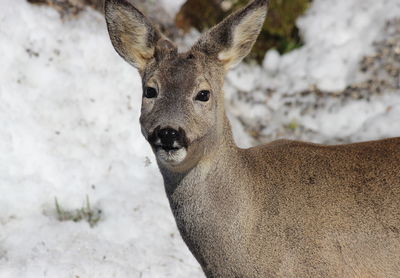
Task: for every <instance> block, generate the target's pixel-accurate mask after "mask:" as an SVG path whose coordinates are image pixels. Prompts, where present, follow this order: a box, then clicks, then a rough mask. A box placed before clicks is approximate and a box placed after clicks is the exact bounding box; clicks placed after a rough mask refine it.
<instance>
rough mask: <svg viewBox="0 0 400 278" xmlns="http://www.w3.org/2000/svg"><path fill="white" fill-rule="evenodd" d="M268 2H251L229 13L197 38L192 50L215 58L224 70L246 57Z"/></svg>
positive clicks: (261, 22)
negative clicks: (222, 65)
mask: <svg viewBox="0 0 400 278" xmlns="http://www.w3.org/2000/svg"><path fill="white" fill-rule="evenodd" d="M267 4H268V0H255V1H253V2H251V3H250V4H249V5H247V6H246V7H245V8H243V9H241V10H239V11H237V12H235V13H233V14H231V15H230V16H228V17H227V18H225V19H224V20H223V21H222V22H221V23H219V24H218V25H216V26H214V27H213V28H211V29H210V30H209V31H208V32H207V33H205V34H204V35H202V36H201V38H200V39H199V41H198V42H197V43H196V44H195V45H194V46H193V49H196V50H199V51H202V52H204V53H205V54H207V55H209V56H212V55H214V56H216V57H217V58H218V59H219V60H220V61H221V62H222V63H223V64H224V67H225V69H229V68H231V67H233V66H235V65H236V64H238V63H240V61H241V60H242V59H243V58H244V57H246V56H247V55H248V54H249V52H250V50H251V48H252V47H253V45H254V43H255V41H256V39H257V37H258V35H259V33H260V31H261V28H262V26H263V23H264V20H265V16H266V14H267Z"/></svg>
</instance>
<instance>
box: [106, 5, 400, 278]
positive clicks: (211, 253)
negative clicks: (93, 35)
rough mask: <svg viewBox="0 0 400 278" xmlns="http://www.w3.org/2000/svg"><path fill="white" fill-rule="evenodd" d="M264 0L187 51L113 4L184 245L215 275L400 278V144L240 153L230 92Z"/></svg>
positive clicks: (115, 29)
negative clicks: (230, 77)
mask: <svg viewBox="0 0 400 278" xmlns="http://www.w3.org/2000/svg"><path fill="white" fill-rule="evenodd" d="M267 6H268V1H267V0H254V1H251V2H250V3H248V4H247V6H245V7H244V8H242V9H239V10H237V11H236V12H234V13H232V14H231V15H229V16H228V17H226V18H225V19H224V20H223V21H222V22H220V23H219V24H217V25H216V26H214V27H212V28H211V29H209V30H208V31H206V32H204V33H203V34H202V35H201V36H200V38H199V39H198V41H197V42H196V43H195V44H194V45H193V46H192V47H191V48H190V49H189V50H186V51H183V52H179V51H178V49H177V46H176V45H175V44H174V43H173V42H172V41H171V40H169V39H168V38H167V37H165V36H164V35H163V34H162V33H161V32H160V31H159V29H158V28H156V27H154V25H153V24H152V23H151V22H150V21H149V20H148V19H147V18H146V17H145V16H144V15H143V14H142V13H141V12H140V11H139V10H138V9H136V8H135V7H134V6H133V5H132V4H130V2H128V1H127V0H106V1H105V17H106V22H107V28H108V32H109V35H110V39H111V42H112V44H113V46H114V48H115V50H116V51H117V53H118V54H119V55H120V56H121V57H122V58H123V59H124V60H126V61H127V62H128V63H129V64H131V65H132V66H134V67H135V68H136V69H137V70H138V72H139V74H140V76H141V78H142V85H143V98H142V104H141V115H140V119H139V121H140V125H141V132H142V134H143V136H144V138H145V139H146V140H147V141H148V142H149V144H150V146H151V148H152V150H153V152H154V154H155V157H156V161H157V164H158V168H159V170H160V172H161V175H162V177H163V181H164V187H165V192H166V195H167V198H168V200H169V204H170V207H171V210H172V213H173V215H174V218H175V220H176V224H177V227H178V229H179V232H180V234H181V237H182V239H183V241H184V242H185V243H186V245H187V246H188V248H189V250H190V251H191V253H192V254H193V256H194V257H195V258H196V260H197V261H198V262H199V264H200V266H201V268H202V270H203V272H204V274H205V276H206V277H208V278H211V277H212V278H220V277H221V278H222V277H224V278H253V277H262V278H279V277H282V278H283V277H284V278H310V277H311V278H319V277H321V278H327V277H340V278H343V277H345V278H383V277H385V278H389V277H390V278H395V277H396V278H398V277H400V137H399V138H387V139H381V140H376V141H368V142H360V143H351V144H343V145H320V144H314V143H307V142H300V141H292V140H283V139H282V140H277V141H273V142H270V143H268V144H265V145H261V146H256V147H252V148H248V149H242V148H239V147H237V146H236V144H235V142H234V139H233V136H232V131H231V126H230V123H229V121H228V118H227V116H226V114H225V108H224V94H223V84H224V76H225V74H226V73H227V71H228V70H229V69H231V68H232V67H234V66H235V65H237V64H238V63H239V62H241V60H242V59H243V58H244V57H245V56H247V55H248V53H249V52H250V50H251V48H252V47H253V45H254V43H255V41H256V39H257V37H258V35H259V33H260V30H261V28H262V26H263V23H264V20H265V17H266V14H267Z"/></svg>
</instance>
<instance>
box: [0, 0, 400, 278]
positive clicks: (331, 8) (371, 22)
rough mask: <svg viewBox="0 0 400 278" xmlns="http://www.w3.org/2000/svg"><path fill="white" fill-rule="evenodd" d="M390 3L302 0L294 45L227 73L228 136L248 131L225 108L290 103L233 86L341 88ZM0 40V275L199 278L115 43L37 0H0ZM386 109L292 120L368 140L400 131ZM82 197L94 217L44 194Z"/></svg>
mask: <svg viewBox="0 0 400 278" xmlns="http://www.w3.org/2000/svg"><path fill="white" fill-rule="evenodd" d="M165 2H167V1H165ZM178 2H179V1H174V3H175V4H176V3H178ZM181 2H182V1H181ZM176 5H179V4H176ZM176 7H177V6H176ZM176 7H175V6H174V7H172V8H171V11H175V10H176V9H177V8H176ZM174 9H175V10H174ZM396 14H397V15H398V14H400V2H399V1H398V0H381V1H373V0H337V1H325V0H315V1H314V2H313V5H312V7H311V8H310V10H309V11H308V12H307V15H306V16H305V17H303V18H302V19H301V20H299V26H300V28H301V31H302V32H303V34H304V36H305V46H304V47H302V48H300V49H298V50H296V51H294V52H291V53H289V54H287V55H284V56H280V55H279V54H278V53H276V52H274V51H270V52H269V53H268V55H267V58H266V59H265V62H264V66H263V68H260V67H255V66H241V67H238V68H237V69H236V70H234V71H233V72H231V73H230V74H229V76H228V81H227V84H226V97H227V104H228V107H227V110H228V111H229V114H230V118H231V119H232V121H233V129H234V134H235V137H236V140H237V141H238V143H239V144H240V145H241V146H249V145H250V144H251V140H250V139H249V136H248V135H247V134H245V133H244V131H243V128H242V127H241V124H240V122H239V121H238V120H237V119H236V118H235V116H236V115H241V114H247V115H248V117H250V118H254V119H257V118H260V117H270V119H271V125H274V124H275V125H277V124H281V123H282V122H284V121H285V120H283V118H285V119H290V117H291V116H292V115H276V116H274V117H272V116H271V115H269V114H268V111H267V109H266V108H265V107H264V106H262V105H257V106H252V107H249V105H248V104H246V103H245V102H241V103H238V102H233V101H231V100H232V99H234V98H235V96H236V95H237V92H238V91H241V90H244V91H247V92H252V93H254V94H255V95H256V96H260V99H262V98H263V96H262V91H263V90H265V89H267V88H274V89H276V90H277V91H278V92H285V93H288V92H297V91H301V90H303V89H306V88H308V87H309V86H311V85H317V86H318V87H319V88H321V89H324V90H332V91H335V90H340V89H343V88H344V87H345V86H346V85H347V84H349V83H350V82H352V81H354V80H355V79H357V78H358V77H357V76H355V74H354V72H355V68H356V65H357V64H358V62H359V60H360V59H361V57H362V56H363V55H365V54H366V53H368V52H369V51H370V50H371V47H370V45H371V42H372V41H373V40H374V39H377V38H379V32H380V30H381V28H382V26H383V24H384V22H385V20H386V19H387V18H389V17H390V16H392V15H396ZM0 51H1V53H2V55H1V56H0V64H1V65H2V66H1V67H0V78H1V80H0V81H1V82H0V123H1V129H0V152H1V154H2V155H1V156H0V193H1V194H0V277H1V278H23V277H29V278H30V277H32V278H39V277H57V278H64V277H65V278H70V277H73V278H76V277H79V278H84V277H91V278H96V277H107V278H110V277H119V278H125V277H129V278H131V277H152V278H157V277H177V278H179V277H194V278H195V277H204V275H203V274H202V272H201V270H200V267H199V265H198V264H197V262H196V261H195V260H194V258H193V256H192V255H191V254H190V252H189V251H188V249H187V247H186V246H185V245H184V243H183V241H182V239H181V238H180V235H179V233H178V231H177V229H176V225H175V223H174V220H173V217H172V213H171V212H170V208H169V205H168V202H167V198H166V196H165V193H164V188H163V185H162V179H161V176H160V174H159V172H158V169H157V166H156V163H155V161H154V155H153V154H152V152H151V150H150V147H149V146H148V144H147V142H145V140H144V138H143V137H142V135H141V134H140V126H139V122H138V117H139V113H140V102H141V100H140V98H141V81H140V78H139V75H138V73H137V72H136V70H135V69H133V68H131V67H130V66H129V65H128V64H126V63H125V62H123V61H122V59H121V58H120V57H119V56H118V55H117V54H116V53H115V51H114V49H113V48H112V46H111V43H110V41H109V38H108V35H107V33H106V28H105V23H104V19H103V18H102V17H101V15H99V14H98V13H96V12H94V11H86V12H84V13H82V14H81V15H80V16H79V17H78V18H77V19H76V20H67V21H64V22H63V21H61V20H60V19H59V15H58V14H57V12H55V11H54V10H53V9H51V8H48V7H38V6H32V5H29V4H27V3H26V2H25V1H23V0H16V1H13V3H12V5H11V4H10V1H8V0H0ZM280 101H281V99H280V98H279V95H278V96H276V97H275V98H273V99H271V100H270V101H269V102H268V106H269V107H272V108H273V107H276V108H277V107H280V106H281V105H282V103H280ZM388 107H390V109H388ZM335 109H336V110H335ZM399 111H400V96H399V95H398V94H397V96H393V95H390V96H383V97H379V98H378V99H376V102H366V101H358V102H353V103H350V104H347V105H346V106H344V107H334V108H333V110H332V109H331V110H328V111H325V112H323V113H320V114H318V115H317V117H309V118H307V117H305V118H303V119H302V120H301V121H302V124H303V125H305V126H307V127H308V128H310V129H314V130H318V131H319V132H321V133H322V134H324V135H325V136H338V134H339V135H340V136H353V137H352V138H354V139H360V140H362V139H374V138H375V137H379V136H381V135H388V136H398V135H399V134H400V126H399V125H400V120H399V119H400V112H399ZM337 115H339V117H338V116H337ZM297 116H298V115H297ZM149 162H150V164H149ZM86 196H88V197H89V199H90V203H91V205H92V207H94V208H96V209H101V211H102V218H101V220H100V221H99V223H98V224H97V225H96V226H95V227H93V228H91V227H89V225H88V223H86V222H84V221H82V222H72V221H70V222H68V221H67V222H60V221H58V219H57V216H56V209H55V205H54V198H57V200H58V202H59V203H60V205H61V206H62V207H63V208H64V209H67V210H74V209H78V208H81V207H83V206H84V204H85V199H86Z"/></svg>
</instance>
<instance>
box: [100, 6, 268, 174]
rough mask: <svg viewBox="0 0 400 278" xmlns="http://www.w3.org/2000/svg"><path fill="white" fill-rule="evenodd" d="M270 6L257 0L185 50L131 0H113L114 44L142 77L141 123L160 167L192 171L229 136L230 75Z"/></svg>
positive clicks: (110, 26) (109, 19)
mask: <svg viewBox="0 0 400 278" xmlns="http://www.w3.org/2000/svg"><path fill="white" fill-rule="evenodd" d="M266 6H267V0H256V1H253V2H251V3H250V4H249V5H248V6H246V7H245V8H244V9H242V10H239V11H237V12H236V13H233V14H232V15H230V16H229V17H227V18H226V19H225V20H224V21H222V22H221V23H220V24H218V25H217V26H215V27H213V28H212V29H210V30H209V31H208V32H206V33H205V34H203V35H202V36H201V37H200V39H199V40H198V41H197V43H196V44H195V45H194V46H193V47H192V48H191V49H190V50H189V51H187V52H184V53H179V52H178V49H177V47H176V46H175V45H174V43H173V42H171V41H170V40H169V39H168V38H166V37H165V36H164V35H163V34H161V33H160V32H159V31H158V30H157V29H156V28H155V27H154V26H153V25H152V24H151V23H150V22H149V20H148V19H147V18H146V17H145V16H144V15H143V14H142V13H141V12H140V11H139V10H137V9H136V8H135V7H134V6H132V5H131V4H130V3H129V2H128V1H127V0H106V2H105V14H106V21H107V26H108V31H109V34H110V37H111V41H112V44H113V46H114V48H115V50H116V51H117V52H118V53H119V55H121V56H122V58H124V59H125V60H126V61H127V62H128V63H129V64H131V65H133V66H134V67H136V68H137V69H138V70H139V73H140V75H141V77H142V82H143V101H142V109H141V116H140V123H141V127H142V133H143V135H144V137H145V138H146V139H147V140H148V141H149V143H150V145H151V147H152V149H153V151H154V153H155V155H156V157H157V161H158V163H159V165H160V167H164V168H167V169H168V170H170V171H174V172H182V171H187V170H188V169H190V168H191V167H193V166H194V165H196V164H197V163H198V161H199V160H200V159H202V158H203V157H204V156H207V155H209V154H211V153H212V152H213V150H214V149H215V148H218V146H220V145H221V144H222V142H223V141H224V140H225V141H226V138H225V139H224V134H225V133H227V132H226V131H227V130H230V128H229V124H228V122H227V119H226V116H225V111H224V96H223V92H222V87H223V83H224V76H225V74H226V72H227V70H229V69H230V68H232V67H233V66H234V65H236V64H238V63H239V62H240V61H241V60H242V59H243V58H244V57H245V56H246V55H247V54H248V53H249V52H250V50H251V48H252V46H253V44H254V42H255V40H256V38H257V36H258V34H259V32H260V30H261V27H262V25H263V22H264V19H265V15H266V12H267V9H266ZM228 132H229V131H228Z"/></svg>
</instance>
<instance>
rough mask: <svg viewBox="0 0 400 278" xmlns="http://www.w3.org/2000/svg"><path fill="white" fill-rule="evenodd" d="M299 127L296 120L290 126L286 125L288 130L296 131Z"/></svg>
mask: <svg viewBox="0 0 400 278" xmlns="http://www.w3.org/2000/svg"><path fill="white" fill-rule="evenodd" d="M298 127H299V124H298V123H297V121H296V120H292V121H291V122H290V123H289V124H287V125H286V128H288V129H290V130H296V129H297V128H298Z"/></svg>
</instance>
